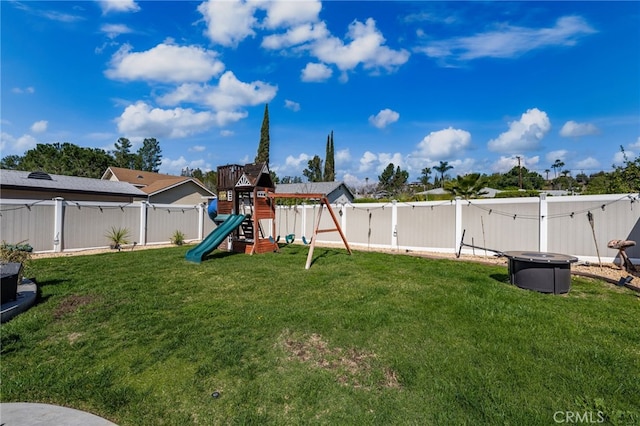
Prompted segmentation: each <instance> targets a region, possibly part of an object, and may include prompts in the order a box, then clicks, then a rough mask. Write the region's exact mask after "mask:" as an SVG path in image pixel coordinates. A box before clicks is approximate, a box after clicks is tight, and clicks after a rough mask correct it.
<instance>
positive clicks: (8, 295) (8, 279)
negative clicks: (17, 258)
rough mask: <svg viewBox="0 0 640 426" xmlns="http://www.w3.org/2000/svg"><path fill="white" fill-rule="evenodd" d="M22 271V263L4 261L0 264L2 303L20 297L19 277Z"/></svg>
mask: <svg viewBox="0 0 640 426" xmlns="http://www.w3.org/2000/svg"><path fill="white" fill-rule="evenodd" d="M20 272H22V263H17V262H12V263H2V264H0V277H1V280H0V281H1V284H2V287H1V288H0V291H1V292H2V293H0V295H1V299H2V303H3V304H4V303H7V302H12V301H14V300H16V298H17V297H18V284H19V283H18V277H19V276H20Z"/></svg>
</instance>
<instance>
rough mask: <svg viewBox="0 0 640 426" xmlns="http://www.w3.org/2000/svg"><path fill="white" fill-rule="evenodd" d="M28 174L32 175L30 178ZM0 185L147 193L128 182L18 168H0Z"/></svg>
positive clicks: (112, 193)
mask: <svg viewBox="0 0 640 426" xmlns="http://www.w3.org/2000/svg"><path fill="white" fill-rule="evenodd" d="M29 175H31V176H32V177H31V178H30V177H29ZM47 177H50V179H48V178H47ZM0 186H2V187H5V188H14V189H34V190H57V191H61V192H86V193H94V194H103V195H125V196H130V197H138V198H147V194H145V193H144V192H142V191H141V190H140V189H138V188H136V187H135V186H133V185H131V184H130V183H128V182H117V181H109V180H101V179H91V178H84V177H77V176H64V175H52V174H47V173H41V172H34V173H32V172H25V171H20V170H0Z"/></svg>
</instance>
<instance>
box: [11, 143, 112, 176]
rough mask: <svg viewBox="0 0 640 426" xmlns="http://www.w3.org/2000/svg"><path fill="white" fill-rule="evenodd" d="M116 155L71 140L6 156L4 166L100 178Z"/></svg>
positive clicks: (14, 168)
mask: <svg viewBox="0 0 640 426" xmlns="http://www.w3.org/2000/svg"><path fill="white" fill-rule="evenodd" d="M113 162H114V160H113V157H111V156H110V155H109V154H108V153H107V152H106V151H104V150H102V149H99V148H83V147H79V146H77V145H74V144H72V143H69V142H64V143H62V144H61V143H59V142H56V143H52V144H38V145H36V147H35V148H33V149H30V150H28V151H27V152H25V154H24V156H22V157H20V156H17V155H13V156H9V157H5V158H4V159H3V160H2V168H8V169H12V170H24V171H35V170H39V171H44V172H47V173H51V174H57V175H65V176H80V177H90V178H100V177H101V176H102V175H103V173H104V171H105V170H106V169H107V167H109V166H111V165H113Z"/></svg>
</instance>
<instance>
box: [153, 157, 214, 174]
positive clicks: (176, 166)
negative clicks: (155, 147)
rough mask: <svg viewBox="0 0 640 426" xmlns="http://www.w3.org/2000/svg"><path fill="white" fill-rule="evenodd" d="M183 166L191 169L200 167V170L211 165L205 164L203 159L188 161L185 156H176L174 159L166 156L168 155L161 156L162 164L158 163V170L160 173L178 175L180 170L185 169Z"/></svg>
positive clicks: (206, 168)
mask: <svg viewBox="0 0 640 426" xmlns="http://www.w3.org/2000/svg"><path fill="white" fill-rule="evenodd" d="M185 167H188V168H189V169H191V170H193V169H200V170H208V169H211V167H210V166H209V165H208V164H206V162H205V161H204V160H203V159H198V160H191V161H189V160H187V159H186V158H184V157H183V156H180V157H179V158H177V159H175V160H172V159H171V158H168V157H162V164H161V165H160V172H161V173H167V174H173V175H179V174H180V172H181V171H182V170H184V169H185Z"/></svg>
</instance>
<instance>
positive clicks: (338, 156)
mask: <svg viewBox="0 0 640 426" xmlns="http://www.w3.org/2000/svg"><path fill="white" fill-rule="evenodd" d="M334 159H335V161H336V165H341V164H346V163H348V162H349V161H351V153H350V152H349V148H345V149H340V150H338V152H336V153H335V156H334Z"/></svg>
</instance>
